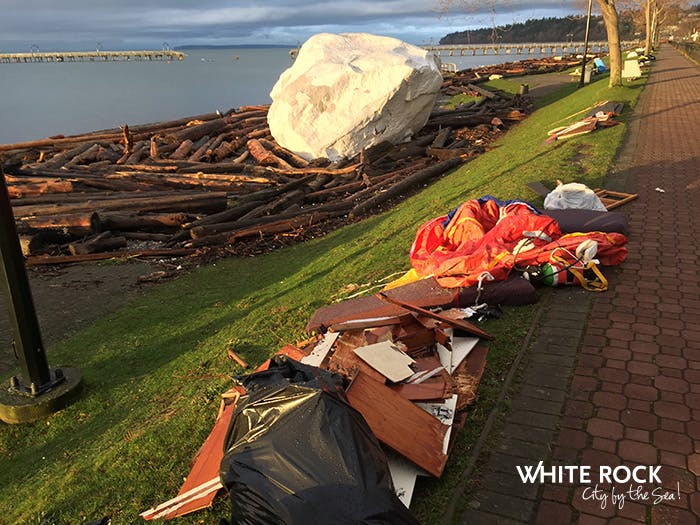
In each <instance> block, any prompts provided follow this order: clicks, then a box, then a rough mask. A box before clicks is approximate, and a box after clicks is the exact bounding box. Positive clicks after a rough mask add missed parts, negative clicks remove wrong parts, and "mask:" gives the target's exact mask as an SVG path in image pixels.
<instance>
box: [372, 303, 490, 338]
mask: <svg viewBox="0 0 700 525" xmlns="http://www.w3.org/2000/svg"><path fill="white" fill-rule="evenodd" d="M377 297H379V298H380V299H382V300H384V301H388V302H390V303H393V304H395V305H398V306H401V307H402V308H405V309H406V310H411V311H412V312H416V313H419V314H421V315H425V316H426V317H432V318H433V319H437V320H438V321H441V322H443V323H445V324H447V325H449V326H452V327H453V328H459V329H460V330H464V331H465V332H467V333H469V334H472V335H476V336H478V337H482V338H484V339H488V340H492V339H493V336H492V335H490V334H488V333H486V332H484V331H483V330H482V329H481V328H479V327H477V326H475V325H473V324H472V323H470V322H469V321H465V320H463V319H451V318H449V317H446V316H444V315H441V314H439V313H436V312H432V311H430V310H426V309H425V308H421V307H420V306H416V305H413V304H410V303H407V302H405V301H402V300H400V299H396V298H395V297H391V296H389V295H388V294H386V293H385V292H379V293H378V294H377Z"/></svg>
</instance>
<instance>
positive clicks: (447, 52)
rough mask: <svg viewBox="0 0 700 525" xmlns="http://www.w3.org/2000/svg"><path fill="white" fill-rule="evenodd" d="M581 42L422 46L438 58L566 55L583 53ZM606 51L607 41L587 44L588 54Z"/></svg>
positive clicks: (632, 42) (623, 44) (631, 43)
mask: <svg viewBox="0 0 700 525" xmlns="http://www.w3.org/2000/svg"><path fill="white" fill-rule="evenodd" d="M620 45H621V46H622V48H623V49H625V48H628V47H635V46H637V45H639V42H636V41H629V42H621V44H620ZM583 46H584V43H583V42H547V43H541V42H537V43H527V44H507V43H498V44H456V45H444V46H443V45H436V46H423V48H424V49H427V50H428V51H432V52H433V53H435V54H436V55H439V56H477V55H479V56H482V55H534V54H542V55H566V54H572V53H583ZM607 50H608V43H607V41H600V42H588V52H589V53H602V52H605V51H607Z"/></svg>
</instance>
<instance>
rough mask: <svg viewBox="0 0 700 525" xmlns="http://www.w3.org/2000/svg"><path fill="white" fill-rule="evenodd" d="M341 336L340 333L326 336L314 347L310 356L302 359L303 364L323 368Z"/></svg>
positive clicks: (331, 333)
mask: <svg viewBox="0 0 700 525" xmlns="http://www.w3.org/2000/svg"><path fill="white" fill-rule="evenodd" d="M339 335H340V334H339V333H338V332H328V333H326V334H324V336H323V339H322V340H321V341H319V342H318V343H317V344H316V346H314V349H313V350H312V351H311V353H310V354H309V355H307V356H306V357H304V358H302V360H301V362H302V363H304V364H305V365H310V366H321V364H322V363H323V361H324V360H325V359H326V356H327V355H328V352H330V351H331V348H333V345H334V344H335V340H336V339H338V336H339Z"/></svg>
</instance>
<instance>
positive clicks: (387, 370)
mask: <svg viewBox="0 0 700 525" xmlns="http://www.w3.org/2000/svg"><path fill="white" fill-rule="evenodd" d="M353 352H355V354H356V355H357V356H359V357H360V359H362V360H363V361H364V362H365V363H367V364H368V365H369V366H371V367H372V368H374V369H375V370H376V371H377V372H379V373H380V374H382V375H383V376H384V377H386V378H387V379H388V380H389V381H391V382H393V383H398V382H399V381H403V380H404V379H406V378H407V377H410V376H412V375H413V369H412V368H411V364H413V363H414V361H413V359H411V357H409V356H408V355H406V354H405V353H403V352H402V351H401V350H400V349H399V348H398V347H397V346H396V345H394V344H392V343H390V342H388V341H384V342H381V343H375V344H372V345H367V346H361V347H358V348H355V349H354V350H353Z"/></svg>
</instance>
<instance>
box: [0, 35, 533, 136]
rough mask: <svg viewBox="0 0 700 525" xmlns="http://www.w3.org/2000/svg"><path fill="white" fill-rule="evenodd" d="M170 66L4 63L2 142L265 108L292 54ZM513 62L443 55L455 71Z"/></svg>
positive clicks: (195, 55)
mask: <svg viewBox="0 0 700 525" xmlns="http://www.w3.org/2000/svg"><path fill="white" fill-rule="evenodd" d="M185 53H186V54H187V56H186V57H185V60H183V61H173V62H78V63H70V62H62V63H45V64H44V63H32V64H4V63H2V64H0V144H8V143H14V142H22V141H28V140H35V139H40V138H44V137H49V136H52V135H58V134H63V135H69V134H77V133H83V132H88V131H95V130H102V129H109V128H116V127H119V126H121V125H123V124H129V125H135V124H144V123H149V122H157V121H161V120H171V119H177V118H181V117H187V116H191V115H198V114H202V113H210V112H213V111H217V110H219V111H221V112H224V111H227V110H229V109H231V108H235V107H240V106H244V105H257V104H268V103H269V102H270V96H269V93H270V90H271V89H272V87H273V86H274V84H275V82H276V81H277V79H278V78H279V75H280V74H281V73H282V72H283V71H284V70H285V69H286V68H288V67H290V66H291V64H292V60H291V58H290V56H289V49H287V48H253V49H216V50H190V51H187V50H186V51H185ZM518 58H525V57H515V56H506V55H500V56H494V55H486V56H484V55H477V56H453V57H450V56H443V57H441V59H442V61H443V62H450V63H454V64H456V66H457V68H458V69H464V68H467V67H475V66H478V65H488V64H497V63H501V62H504V61H512V60H517V59H518Z"/></svg>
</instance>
